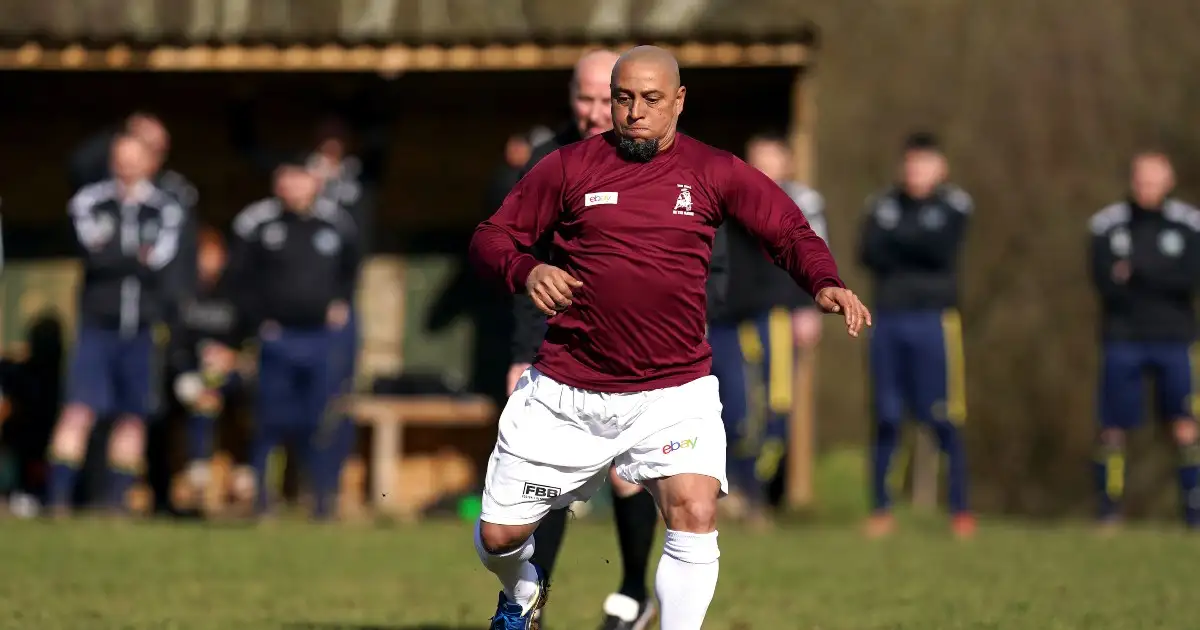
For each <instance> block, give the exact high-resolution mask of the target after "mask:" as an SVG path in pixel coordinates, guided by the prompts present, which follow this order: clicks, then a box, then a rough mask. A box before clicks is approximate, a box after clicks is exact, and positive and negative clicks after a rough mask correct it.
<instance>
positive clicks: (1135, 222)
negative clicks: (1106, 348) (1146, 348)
mask: <svg viewBox="0 0 1200 630" xmlns="http://www.w3.org/2000/svg"><path fill="white" fill-rule="evenodd" d="M1089 227H1090V229H1091V234H1092V242H1091V253H1092V281H1093V282H1094V283H1095V286H1096V290H1097V292H1098V293H1099V296H1100V306H1101V310H1102V312H1103V316H1102V324H1101V334H1102V336H1103V338H1104V339H1107V340H1112V341H1178V342H1190V341H1192V340H1193V339H1195V336H1196V311H1195V306H1194V305H1195V299H1196V294H1197V289H1200V210H1197V209H1196V208H1195V207H1193V206H1191V205H1188V204H1186V203H1183V202H1182V201H1178V200H1175V199H1168V200H1167V201H1166V202H1165V203H1164V204H1163V207H1162V209H1161V210H1159V211H1149V210H1146V209H1143V208H1140V207H1138V206H1137V205H1136V204H1134V203H1133V202H1130V201H1123V202H1119V203H1115V204H1112V205H1110V206H1108V207H1107V208H1104V209H1103V210H1101V211H1100V212H1098V213H1096V214H1095V215H1093V216H1092V218H1091V221H1090V222H1089ZM1119 261H1124V262H1126V263H1127V264H1128V266H1129V277H1128V278H1127V279H1126V280H1125V281H1124V282H1122V281H1120V279H1119V278H1117V277H1116V276H1115V274H1114V271H1113V269H1114V267H1116V265H1117V263H1118V262H1119Z"/></svg>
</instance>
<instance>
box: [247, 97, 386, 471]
mask: <svg viewBox="0 0 1200 630" xmlns="http://www.w3.org/2000/svg"><path fill="white" fill-rule="evenodd" d="M252 114H253V111H252V109H251V108H250V107H249V106H248V104H245V103H243V104H241V105H239V106H237V107H235V108H234V111H233V112H232V116H231V119H230V125H229V129H230V133H231V138H230V140H231V142H232V144H233V146H234V147H236V148H237V149H238V150H239V151H240V152H241V153H242V155H243V156H244V157H245V158H246V159H247V160H248V161H249V162H250V163H251V164H252V165H253V166H254V167H256V168H257V169H259V170H260V171H261V172H263V173H269V174H272V177H273V176H274V173H275V171H276V169H277V168H279V166H280V165H284V164H301V165H303V166H304V168H306V169H307V170H308V171H309V173H311V174H312V175H313V176H314V177H316V178H317V181H318V184H319V190H320V193H319V195H320V197H321V198H322V199H325V200H326V201H328V202H332V203H333V204H336V205H338V206H341V207H342V208H343V209H345V211H346V212H347V213H348V215H349V216H350V218H351V220H352V222H353V225H354V229H355V233H356V234H357V237H356V240H357V243H358V244H357V249H358V250H359V252H360V254H361V258H362V259H365V258H366V257H367V256H370V255H371V254H373V253H375V251H376V249H377V247H378V245H379V237H380V234H379V233H378V232H377V231H376V230H375V219H376V212H377V210H378V203H379V188H380V186H381V183H382V181H383V176H384V172H385V169H386V168H387V158H388V148H389V135H390V131H391V125H390V118H389V112H388V110H387V96H386V94H384V95H380V94H378V93H375V92H372V91H368V90H364V91H363V92H362V93H360V94H357V95H356V96H354V97H352V98H350V99H347V100H346V101H345V102H344V103H340V104H337V105H335V106H333V107H330V108H328V110H327V114H326V115H325V116H324V117H323V118H322V119H321V121H320V122H319V123H318V124H317V127H316V134H315V138H314V143H313V145H312V147H311V148H310V149H308V150H306V151H303V152H301V153H300V154H298V155H297V154H296V153H295V152H291V151H280V150H275V149H270V148H267V147H264V146H262V145H261V144H260V143H259V140H258V133H257V129H256V128H255V125H254V119H253V115H252ZM357 279H358V274H357V272H356V274H355V284H356V285H357ZM353 298H354V291H353V290H352V291H351V293H350V299H349V300H348V302H347V304H348V307H349V311H348V315H347V318H346V323H345V325H343V326H341V327H340V328H339V329H338V330H337V334H336V335H335V339H334V344H335V345H334V348H335V355H334V357H333V362H334V365H333V374H334V378H335V380H336V381H337V382H338V388H339V391H343V392H344V391H349V390H351V389H352V388H353V386H354V382H353V381H354V376H355V372H356V366H357V359H358V315H357V313H356V312H355V308H354V299H353ZM355 437H356V426H355V424H354V422H353V421H352V420H351V419H350V418H349V417H346V416H342V415H339V416H336V417H331V418H330V419H329V421H328V422H327V424H326V426H324V427H323V428H322V431H321V436H320V440H321V442H322V449H324V450H327V452H328V455H329V456H328V457H327V458H326V459H325V461H324V463H323V464H322V465H323V466H327V467H329V468H330V470H328V471H326V472H324V473H322V476H325V477H328V476H333V477H337V476H338V475H339V474H340V472H341V468H342V464H343V463H344V462H345V460H346V458H347V457H348V456H349V455H350V452H351V451H353V450H354V440H355Z"/></svg>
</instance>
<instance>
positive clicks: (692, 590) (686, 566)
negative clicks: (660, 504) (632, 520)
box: [654, 529, 721, 630]
mask: <svg viewBox="0 0 1200 630" xmlns="http://www.w3.org/2000/svg"><path fill="white" fill-rule="evenodd" d="M720 557H721V550H720V549H719V548H718V547H717V532H710V533H707V534H692V533H688V532H677V531H674V530H670V529H668V530H667V540H666V543H665V544H663V556H662V559H661V560H659V561H658V571H657V572H656V573H655V574H654V593H655V594H656V595H658V605H659V613H658V614H659V619H658V623H659V627H660V628H661V630H700V626H701V625H703V624H704V614H705V613H706V612H708V605H709V604H711V603H712V598H713V593H715V592H716V590H717V573H718V570H719V568H720V562H719V561H718V558H720Z"/></svg>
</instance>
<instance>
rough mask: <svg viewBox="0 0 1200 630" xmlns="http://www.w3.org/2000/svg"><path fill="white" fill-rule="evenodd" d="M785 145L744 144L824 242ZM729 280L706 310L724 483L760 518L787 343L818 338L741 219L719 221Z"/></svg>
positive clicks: (774, 465) (776, 437)
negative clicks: (719, 300)
mask: <svg viewBox="0 0 1200 630" xmlns="http://www.w3.org/2000/svg"><path fill="white" fill-rule="evenodd" d="M791 157H792V156H791V150H790V148H789V146H788V143H787V140H786V139H785V138H783V137H782V136H778V135H772V134H763V135H758V136H755V137H753V138H751V139H750V141H749V142H748V143H747V144H746V161H747V162H748V163H749V164H750V165H751V166H754V167H755V168H757V169H759V170H760V171H762V172H763V173H764V174H765V175H767V176H768V177H770V178H771V179H772V180H773V181H775V182H777V183H778V184H779V186H780V187H781V188H783V189H784V191H786V192H787V193H788V195H789V196H790V197H791V198H792V200H793V201H795V202H796V205H798V206H799V207H800V209H801V210H802V211H803V212H804V215H805V217H806V218H807V219H808V222H809V225H811V226H812V228H813V231H815V232H816V233H817V235H819V236H820V237H821V238H823V239H825V240H826V241H828V240H829V237H828V234H827V233H826V221H825V215H824V199H823V198H822V197H821V195H820V194H819V193H817V191H815V190H813V189H811V188H809V187H807V186H805V185H803V184H800V183H798V182H795V181H792V180H790V179H789V178H790V175H791V172H792V164H791ZM722 227H723V228H724V229H725V230H726V231H727V235H726V240H727V247H728V259H729V269H728V274H729V277H730V282H729V283H728V285H729V286H728V287H727V290H726V295H725V296H724V300H723V305H722V306H718V307H715V308H711V309H710V310H709V314H708V317H709V330H708V341H709V343H710V344H711V345H712V349H713V374H715V375H716V376H717V379H718V381H719V383H720V389H721V405H722V410H721V415H722V417H723V419H724V420H725V431H726V433H727V435H728V437H729V455H728V462H729V463H728V470H729V482H730V486H731V487H732V488H733V489H734V492H733V493H731V494H736V496H738V498H740V499H741V500H742V503H743V504H744V505H742V506H740V507H742V509H741V510H739V511H741V512H742V516H744V517H746V518H747V520H749V521H751V522H754V523H763V522H765V521H766V520H767V519H768V510H767V507H768V496H767V488H768V485H769V484H770V483H771V482H772V481H773V480H774V479H775V477H776V475H777V474H778V473H779V471H780V464H781V462H782V459H783V456H784V454H785V449H786V446H787V428H788V417H789V416H790V415H791V411H792V387H793V383H794V380H795V379H794V377H793V368H794V366H795V348H796V346H801V347H803V348H806V349H807V348H811V347H812V346H814V345H815V344H816V342H817V340H818V339H819V335H820V330H821V328H820V326H821V320H820V318H821V313H820V311H819V310H818V309H817V308H816V304H815V302H814V301H813V299H812V296H810V295H807V294H805V293H804V291H803V290H802V289H800V288H799V287H797V286H796V282H795V281H794V280H792V278H791V276H789V275H788V274H787V272H786V271H784V270H782V269H780V268H779V267H778V266H776V265H775V263H774V262H773V261H772V260H771V259H770V258H769V257H768V256H767V254H766V253H765V251H764V250H763V247H762V244H761V243H760V242H759V241H758V239H757V238H755V237H753V236H751V235H750V233H749V232H747V231H746V229H745V228H743V227H742V226H741V225H739V224H737V223H736V222H733V221H727V222H726V223H725V224H724V225H723V226H722Z"/></svg>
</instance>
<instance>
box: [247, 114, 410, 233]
mask: <svg viewBox="0 0 1200 630" xmlns="http://www.w3.org/2000/svg"><path fill="white" fill-rule="evenodd" d="M384 100H386V99H382V98H380V97H379V95H377V94H360V95H358V96H357V97H356V98H352V99H349V101H347V102H348V103H350V104H352V105H346V106H343V107H338V108H332V109H334V110H335V111H334V112H331V113H329V114H328V115H327V116H326V117H325V118H324V119H323V120H322V121H321V122H320V123H319V124H318V125H317V127H316V133H315V138H314V141H313V145H312V148H311V149H308V150H305V151H301V152H296V151H291V150H284V149H274V148H268V147H264V146H262V145H261V143H260V141H259V139H258V130H257V128H256V126H255V123H254V111H253V108H252V106H251V105H250V104H249V103H240V104H237V105H236V106H235V107H234V108H233V109H232V111H231V112H230V114H231V115H230V125H229V129H230V133H231V138H230V140H231V142H232V143H233V146H234V147H236V148H237V149H238V151H240V152H241V154H242V155H243V156H244V157H245V158H246V159H247V160H249V161H250V163H251V164H252V165H254V167H255V168H257V169H258V170H259V171H260V172H262V173H263V174H264V175H270V176H273V174H274V173H275V171H276V169H277V168H278V167H279V166H280V165H283V164H291V163H300V164H302V165H304V166H305V167H306V168H308V169H309V170H310V171H311V172H312V173H313V174H314V175H315V176H316V177H317V178H318V180H319V182H320V195H321V196H322V197H324V198H327V199H329V200H330V201H332V202H334V203H336V204H338V205H339V206H341V207H343V208H345V209H346V210H347V211H348V212H349V213H350V216H351V217H352V218H353V220H354V225H355V227H356V228H357V230H358V233H359V234H360V235H361V238H362V239H363V241H362V251H363V254H364V255H365V256H369V255H370V254H373V253H375V250H376V246H377V245H378V243H377V241H376V238H375V237H374V235H375V214H376V212H377V210H378V208H377V204H378V191H379V187H380V184H381V181H382V179H383V174H384V171H385V168H386V161H387V152H388V135H389V132H390V120H389V119H388V114H387V113H386V109H385V107H386V104H385V103H384V102H383V101H384Z"/></svg>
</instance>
